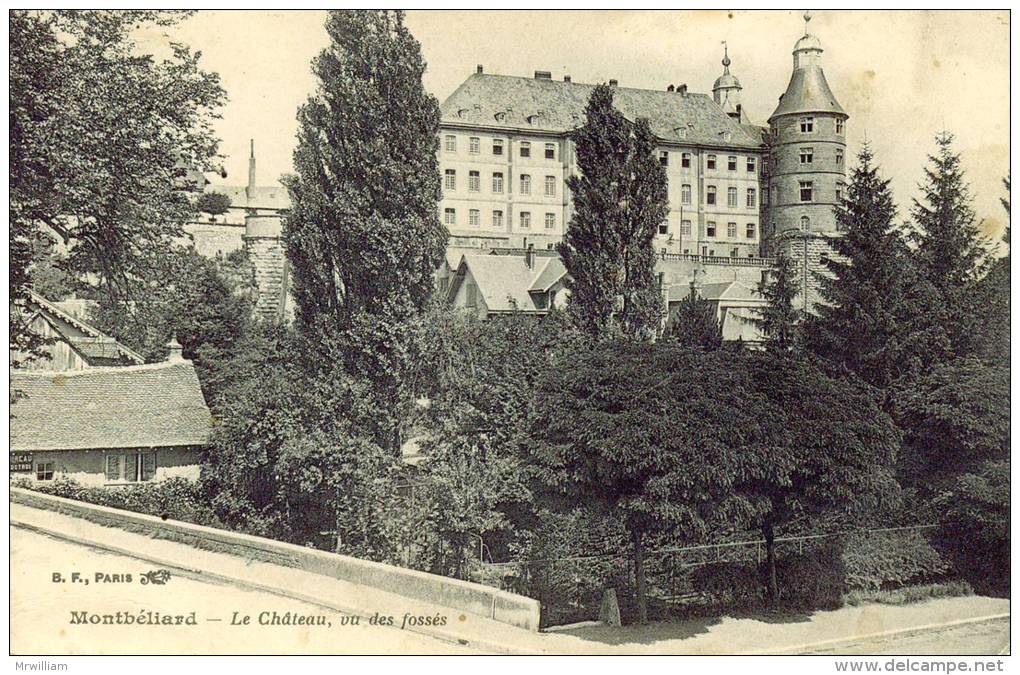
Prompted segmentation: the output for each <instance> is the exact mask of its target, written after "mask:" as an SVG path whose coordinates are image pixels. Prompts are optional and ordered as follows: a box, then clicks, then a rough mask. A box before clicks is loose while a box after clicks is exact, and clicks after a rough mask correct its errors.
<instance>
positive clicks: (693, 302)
mask: <svg viewBox="0 0 1020 675" xmlns="http://www.w3.org/2000/svg"><path fill="white" fill-rule="evenodd" d="M666 334H667V337H668V338H669V339H671V340H675V341H676V342H679V343H680V344H681V345H683V346H685V347H690V348H692V349H700V350H704V351H714V350H716V349H719V347H721V346H722V324H721V323H720V322H719V318H718V317H717V316H716V310H715V307H714V306H713V305H712V303H711V302H709V301H707V300H705V299H704V298H702V297H701V296H700V295H699V294H698V291H697V289H696V288H695V287H694V282H693V281H692V282H691V292H690V293H689V294H688V295H687V297H686V298H684V300H683V301H682V302H681V303H680V306H679V307H678V308H677V311H676V314H675V315H674V316H673V318H672V319H671V321H670V325H669V327H668V328H667V330H666Z"/></svg>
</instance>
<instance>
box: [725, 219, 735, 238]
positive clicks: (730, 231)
mask: <svg viewBox="0 0 1020 675" xmlns="http://www.w3.org/2000/svg"><path fill="white" fill-rule="evenodd" d="M726 236H727V237H729V238H731V239H733V238H735V237H736V236H737V224H736V223H726Z"/></svg>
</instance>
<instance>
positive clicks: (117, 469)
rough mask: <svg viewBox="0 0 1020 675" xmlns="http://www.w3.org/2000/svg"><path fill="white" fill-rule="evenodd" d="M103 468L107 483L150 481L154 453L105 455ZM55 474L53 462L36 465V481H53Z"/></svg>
mask: <svg viewBox="0 0 1020 675" xmlns="http://www.w3.org/2000/svg"><path fill="white" fill-rule="evenodd" d="M103 468H104V474H105V477H106V481H107V482H108V483H122V482H128V483H137V482H142V481H150V480H152V479H154V478H155V477H156V453H155V452H153V451H144V450H129V451H126V452H122V453H107V454H106V456H105V466H104V467H103ZM55 474H56V465H55V463H54V462H37V463H36V466H35V478H36V480H53V477H54V475H55Z"/></svg>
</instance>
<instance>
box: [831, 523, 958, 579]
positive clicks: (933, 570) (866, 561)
mask: <svg viewBox="0 0 1020 675" xmlns="http://www.w3.org/2000/svg"><path fill="white" fill-rule="evenodd" d="M842 558H843V564H844V566H845V569H846V586H847V590H848V591H850V592H852V591H878V590H888V589H891V588H899V587H901V586H906V585H909V584H918V583H925V582H929V581H933V580H938V579H940V578H941V577H942V576H943V575H944V574H945V573H946V572H947V571H948V570H949V565H948V564H947V563H946V562H945V560H943V559H942V556H940V555H939V553H938V551H936V550H935V549H934V548H932V546H931V544H929V543H928V539H927V538H926V537H925V536H924V534H923V533H922V532H920V531H918V530H895V531H888V532H861V533H855V534H851V535H849V536H847V537H846V540H845V543H844V545H843V555H842Z"/></svg>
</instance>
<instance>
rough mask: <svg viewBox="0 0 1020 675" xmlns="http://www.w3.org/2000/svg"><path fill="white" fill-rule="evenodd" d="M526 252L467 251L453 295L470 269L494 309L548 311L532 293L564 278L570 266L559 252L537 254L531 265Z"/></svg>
mask: <svg viewBox="0 0 1020 675" xmlns="http://www.w3.org/2000/svg"><path fill="white" fill-rule="evenodd" d="M525 260H526V259H525V256H523V255H492V254H478V255H465V256H464V257H463V258H462V260H461V263H460V269H459V271H458V278H457V280H456V281H455V282H454V284H455V285H454V286H452V287H451V288H450V297H451V298H452V297H453V296H454V295H456V293H457V289H458V288H459V285H460V284H461V283H463V279H464V278H465V277H466V276H467V273H470V275H471V278H472V279H474V281H475V284H476V285H477V287H478V292H479V293H480V294H481V296H482V298H483V299H484V301H485V306H486V308H488V310H489V311H490V312H511V311H515V310H517V311H521V312H535V311H544V310H540V309H539V308H538V307H536V306H535V300H534V298H532V296H531V293H532V292H536V293H544V292H546V291H548V290H549V289H550V288H551V287H552V286H553V285H554V284H555V283H556V282H558V281H559V280H560V279H562V278H563V277H564V276H565V275H566V273H567V270H566V268H565V267H564V266H563V262H562V261H561V260H560V258H559V257H558V256H556V257H553V256H545V257H538V256H535V259H534V263H533V265H532V267H528V265H527V263H526V262H525Z"/></svg>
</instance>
